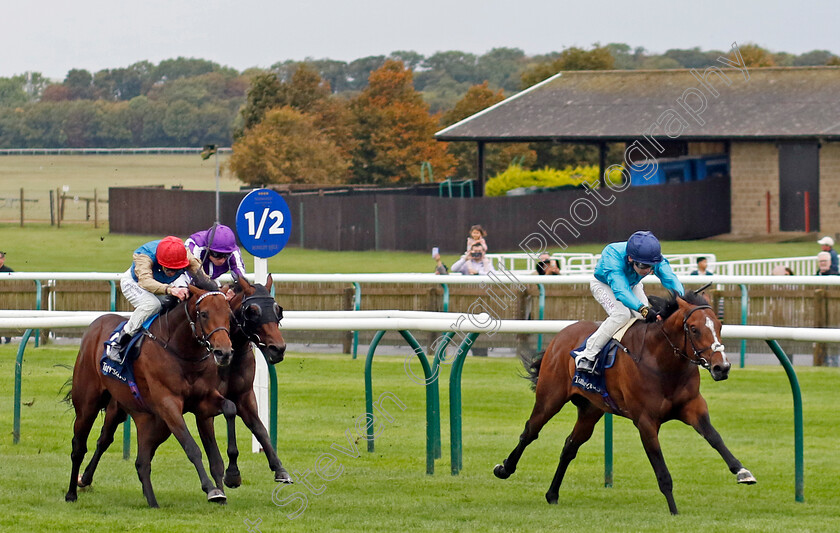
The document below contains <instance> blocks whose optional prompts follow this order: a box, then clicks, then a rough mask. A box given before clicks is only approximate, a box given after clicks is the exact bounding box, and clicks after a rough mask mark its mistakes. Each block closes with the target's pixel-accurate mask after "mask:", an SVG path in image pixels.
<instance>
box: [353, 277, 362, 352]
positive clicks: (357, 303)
mask: <svg viewBox="0 0 840 533" xmlns="http://www.w3.org/2000/svg"><path fill="white" fill-rule="evenodd" d="M353 288H354V289H355V291H356V293H355V295H354V296H353V310H354V311H358V310H359V309H361V308H362V287H361V286H360V285H359V283H358V282H355V281H354V282H353ZM358 353H359V332H358V331H354V332H353V359H355V358H356V354H358Z"/></svg>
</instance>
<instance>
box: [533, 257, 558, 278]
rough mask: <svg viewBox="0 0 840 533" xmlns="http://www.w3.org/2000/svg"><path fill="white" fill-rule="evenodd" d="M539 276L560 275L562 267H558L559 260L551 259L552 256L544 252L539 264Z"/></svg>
mask: <svg viewBox="0 0 840 533" xmlns="http://www.w3.org/2000/svg"><path fill="white" fill-rule="evenodd" d="M537 274H539V275H540V276H546V275H548V276H556V275H558V274H560V267H559V266H558V265H557V260H556V259H552V258H551V254H549V253H547V252H543V253H541V254H540V260H539V261H538V262H537Z"/></svg>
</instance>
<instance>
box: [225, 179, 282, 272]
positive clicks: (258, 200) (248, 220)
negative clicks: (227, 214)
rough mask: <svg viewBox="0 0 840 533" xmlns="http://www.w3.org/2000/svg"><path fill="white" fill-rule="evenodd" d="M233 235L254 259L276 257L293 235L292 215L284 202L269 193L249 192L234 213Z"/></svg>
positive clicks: (263, 191) (280, 197) (269, 191)
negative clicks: (234, 228) (234, 232)
mask: <svg viewBox="0 0 840 533" xmlns="http://www.w3.org/2000/svg"><path fill="white" fill-rule="evenodd" d="M236 234H237V235H238V236H239V242H241V243H242V246H244V247H245V249H246V250H248V251H249V252H250V253H251V255H253V256H255V257H262V258H268V257H272V256H273V255H275V254H277V252H279V251H280V250H282V249H283V247H284V246H286V243H287V242H289V236H290V235H291V234H292V214H291V212H290V211H289V205H288V204H287V203H286V200H284V199H283V197H282V196H280V195H279V194H278V193H276V192H274V191H272V190H269V189H255V190H253V191H251V192H249V193H248V195H247V196H245V198H243V199H242V201H241V202H240V203H239V209H237V210H236Z"/></svg>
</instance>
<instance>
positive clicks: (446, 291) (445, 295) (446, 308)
mask: <svg viewBox="0 0 840 533" xmlns="http://www.w3.org/2000/svg"><path fill="white" fill-rule="evenodd" d="M440 286H441V287H443V312H444V313H448V312H449V285H447V284H446V283H441V284H440Z"/></svg>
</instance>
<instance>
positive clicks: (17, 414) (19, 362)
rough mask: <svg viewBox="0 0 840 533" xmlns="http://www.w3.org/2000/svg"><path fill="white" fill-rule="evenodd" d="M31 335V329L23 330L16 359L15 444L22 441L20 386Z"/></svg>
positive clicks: (13, 437) (13, 430) (13, 435)
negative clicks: (24, 358) (27, 345)
mask: <svg viewBox="0 0 840 533" xmlns="http://www.w3.org/2000/svg"><path fill="white" fill-rule="evenodd" d="M30 335H32V330H31V329H27V330H26V331H24V332H23V338H22V339H21V340H20V346H18V352H17V358H16V359H15V413H14V427H13V429H12V442H13V443H14V444H17V443H18V442H20V387H21V382H22V381H23V352H24V350H26V343H27V342H29V336H30Z"/></svg>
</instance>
